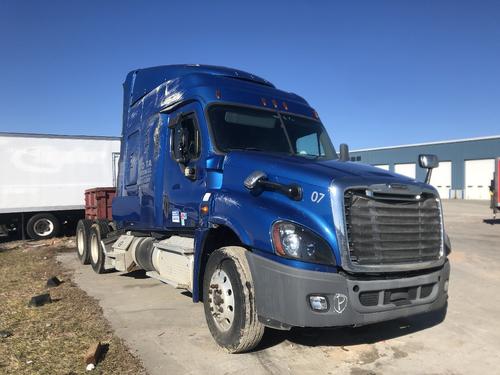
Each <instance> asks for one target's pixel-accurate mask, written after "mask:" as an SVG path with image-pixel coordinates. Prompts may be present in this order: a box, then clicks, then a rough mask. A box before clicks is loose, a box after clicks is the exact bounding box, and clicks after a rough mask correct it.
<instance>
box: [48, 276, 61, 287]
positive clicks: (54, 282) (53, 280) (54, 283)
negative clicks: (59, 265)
mask: <svg viewBox="0 0 500 375" xmlns="http://www.w3.org/2000/svg"><path fill="white" fill-rule="evenodd" d="M61 284H62V281H61V280H59V278H58V277H57V276H52V277H51V278H50V279H48V280H47V288H55V287H57V286H59V285H61Z"/></svg>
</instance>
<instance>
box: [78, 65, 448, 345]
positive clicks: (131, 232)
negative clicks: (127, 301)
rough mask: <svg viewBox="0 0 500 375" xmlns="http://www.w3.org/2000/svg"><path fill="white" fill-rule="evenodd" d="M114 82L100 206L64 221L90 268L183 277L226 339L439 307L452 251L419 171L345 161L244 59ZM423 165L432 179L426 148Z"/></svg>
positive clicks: (305, 109) (219, 338) (170, 280)
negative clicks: (113, 137)
mask: <svg viewBox="0 0 500 375" xmlns="http://www.w3.org/2000/svg"><path fill="white" fill-rule="evenodd" d="M123 87H124V100H123V132H122V143H121V151H120V161H119V175H118V186H117V191H116V197H115V198H114V199H113V202H112V209H111V211H112V216H111V217H110V216H109V214H108V215H106V214H101V216H100V217H93V219H86V220H82V221H80V222H79V224H78V229H77V247H78V256H79V258H80V260H81V261H82V262H83V263H91V265H92V267H93V269H94V271H95V272H97V273H103V272H106V271H108V270H112V269H115V270H118V271H122V272H130V271H133V270H138V269H142V270H145V271H146V274H147V275H149V276H150V277H152V278H156V279H158V280H160V281H162V282H164V283H167V284H170V285H172V286H174V287H176V288H181V289H186V290H188V291H190V292H191V293H192V299H193V301H194V302H203V305H204V311H205V316H206V320H207V324H208V328H209V329H210V332H211V334H212V336H213V338H214V339H215V341H216V342H217V344H218V345H220V346H221V347H223V348H225V349H226V350H227V351H229V352H232V353H238V352H245V351H249V350H251V349H253V348H255V347H256V346H257V344H258V343H259V341H260V340H261V338H262V335H263V332H264V328H265V327H270V328H274V329H281V330H289V329H290V328H292V327H334V326H361V325H366V324H370V323H375V322H381V321H386V320H391V319H396V318H401V317H408V316H411V315H415V314H421V313H427V312H432V311H434V312H436V313H439V314H441V312H443V311H444V312H446V306H447V298H448V297H447V290H448V280H449V273H450V266H449V261H448V259H447V255H448V253H449V252H450V251H451V250H450V246H449V241H448V240H447V236H446V234H445V232H444V225H443V213H442V207H441V201H440V199H439V195H438V192H437V191H436V189H434V188H433V187H432V186H430V185H429V184H427V183H424V182H418V181H416V180H414V179H410V178H407V177H404V176H401V175H398V174H394V173H391V172H388V171H384V170H381V169H379V168H375V167H372V166H369V165H363V164H361V163H353V162H350V161H349V157H348V148H347V146H346V145H345V144H343V145H341V147H340V153H339V154H338V153H337V152H336V151H335V149H334V147H333V145H332V142H331V140H330V138H329V136H328V134H327V132H326V130H325V128H324V126H323V124H322V123H321V121H320V119H319V116H318V114H317V113H316V111H315V110H314V109H313V108H311V106H309V104H308V103H307V102H306V101H305V100H304V99H303V98H302V97H300V96H298V95H296V94H293V93H289V92H285V91H282V90H279V89H277V88H276V87H275V86H274V85H273V84H272V83H270V82H269V81H267V80H265V79H262V78H260V77H258V76H256V75H253V74H249V73H246V72H243V71H240V70H235V69H229V68H222V67H214V66H204V65H171V66H159V67H153V68H148V69H140V70H135V71H132V72H130V73H129V74H128V75H127V78H126V80H125V83H124V85H123ZM420 165H421V167H423V168H427V169H428V178H427V180H429V178H430V172H431V168H433V167H435V166H436V165H438V162H437V158H435V157H434V156H433V155H421V157H420ZM104 211H107V210H104ZM440 316H441V315H440ZM443 316H444V315H443Z"/></svg>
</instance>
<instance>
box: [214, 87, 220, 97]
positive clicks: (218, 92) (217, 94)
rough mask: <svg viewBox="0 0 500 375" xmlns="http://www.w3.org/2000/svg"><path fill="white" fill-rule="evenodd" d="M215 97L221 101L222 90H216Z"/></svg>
mask: <svg viewBox="0 0 500 375" xmlns="http://www.w3.org/2000/svg"><path fill="white" fill-rule="evenodd" d="M215 97H216V98H217V99H220V98H221V94H220V89H217V90H215Z"/></svg>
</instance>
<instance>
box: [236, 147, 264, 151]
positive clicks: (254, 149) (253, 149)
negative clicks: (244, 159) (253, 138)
mask: <svg viewBox="0 0 500 375" xmlns="http://www.w3.org/2000/svg"><path fill="white" fill-rule="evenodd" d="M229 150H243V151H265V150H263V149H261V148H257V147H231V148H230V149H229Z"/></svg>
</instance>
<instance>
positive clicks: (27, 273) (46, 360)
mask: <svg viewBox="0 0 500 375" xmlns="http://www.w3.org/2000/svg"><path fill="white" fill-rule="evenodd" d="M39 244H43V242H17V243H6V244H0V331H1V330H7V331H10V332H12V336H10V337H7V338H0V373H1V374H51V375H52V374H83V373H87V374H145V373H146V372H145V370H144V368H143V367H142V365H141V363H140V361H139V360H138V359H137V358H136V357H134V356H133V355H132V354H131V353H130V352H129V350H128V349H127V348H126V346H125V345H124V343H123V342H122V341H121V340H120V339H119V338H117V337H116V336H114V334H113V332H112V331H111V328H110V325H109V323H108V322H107V321H106V320H105V319H104V317H103V315H102V311H101V308H100V307H99V305H98V303H97V301H96V300H94V299H93V298H91V297H89V296H88V295H87V294H85V292H83V291H82V290H81V289H79V288H78V287H76V285H75V284H73V283H72V281H71V273H70V272H69V271H67V270H64V269H63V268H62V266H61V265H59V264H58V263H57V261H56V259H55V257H56V254H57V252H60V251H74V249H73V246H74V243H73V242H72V241H71V240H69V241H68V240H67V239H60V240H55V241H50V242H45V245H44V246H37V245H39ZM68 246H69V247H68ZM52 276H58V277H59V279H61V280H63V281H64V282H63V284H61V285H59V286H58V287H56V288H51V289H48V288H47V287H46V282H47V279H48V278H50V277H52ZM47 291H50V294H51V297H52V299H53V300H54V302H53V303H51V304H48V305H45V306H42V307H28V302H29V300H30V298H31V297H32V296H34V295H37V294H42V293H45V292H47ZM96 341H101V342H102V343H104V344H108V345H109V350H108V351H107V353H106V354H105V356H104V358H103V359H101V362H100V363H99V364H98V365H97V367H96V369H95V370H94V371H92V372H86V371H85V364H84V360H83V357H84V354H85V352H86V351H87V349H88V347H89V346H90V345H91V344H92V343H94V342H96Z"/></svg>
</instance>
